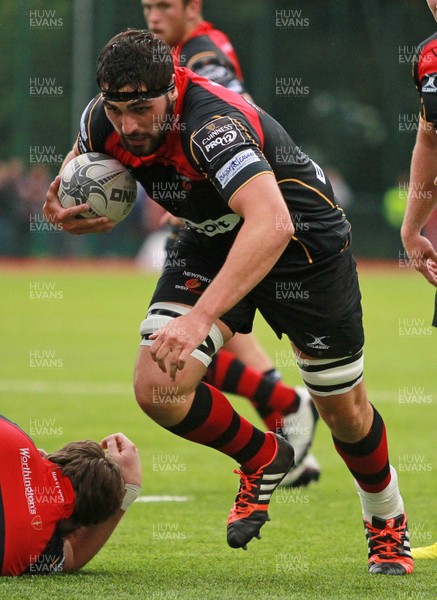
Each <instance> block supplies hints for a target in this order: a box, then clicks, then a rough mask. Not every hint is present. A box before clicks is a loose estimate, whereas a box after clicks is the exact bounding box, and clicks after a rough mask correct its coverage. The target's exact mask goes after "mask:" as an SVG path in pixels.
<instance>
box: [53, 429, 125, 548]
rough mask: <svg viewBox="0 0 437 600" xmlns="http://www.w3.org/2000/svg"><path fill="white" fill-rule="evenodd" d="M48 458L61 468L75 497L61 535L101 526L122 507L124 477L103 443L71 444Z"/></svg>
mask: <svg viewBox="0 0 437 600" xmlns="http://www.w3.org/2000/svg"><path fill="white" fill-rule="evenodd" d="M47 458H48V460H50V461H51V462H53V463H56V464H58V465H59V466H60V467H61V468H62V474H63V475H64V476H66V477H68V478H69V479H70V481H71V484H72V486H73V490H74V494H75V505H74V510H73V513H72V515H71V517H69V519H67V520H64V521H60V523H59V524H58V532H59V533H60V534H61V535H62V536H65V535H68V534H69V533H71V532H72V531H74V530H75V529H77V528H78V527H81V526H87V525H95V524H96V523H102V522H103V521H106V520H107V519H109V518H110V517H112V515H114V514H115V513H116V512H117V510H118V509H119V508H120V506H121V502H122V500H123V496H124V479H123V474H122V471H121V468H120V467H119V465H118V464H117V463H116V462H115V461H114V460H113V459H112V458H111V457H109V456H108V455H107V454H106V453H105V451H104V450H103V448H102V447H101V446H100V444H98V443H97V442H93V441H91V440H84V441H79V442H71V443H69V444H67V445H66V446H64V447H63V448H61V449H60V450H58V451H57V452H54V453H53V454H49V455H48V456H47Z"/></svg>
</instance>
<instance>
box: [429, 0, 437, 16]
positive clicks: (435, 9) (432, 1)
mask: <svg viewBox="0 0 437 600" xmlns="http://www.w3.org/2000/svg"><path fill="white" fill-rule="evenodd" d="M427 2H428V6H429V10H430V11H431V12H432V14H433V17H434V19H435V20H436V21H437V0H427Z"/></svg>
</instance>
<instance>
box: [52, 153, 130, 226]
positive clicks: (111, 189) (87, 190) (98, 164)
mask: <svg viewBox="0 0 437 600" xmlns="http://www.w3.org/2000/svg"><path fill="white" fill-rule="evenodd" d="M136 197H137V184H136V181H135V179H134V178H133V177H132V175H131V174H130V173H129V171H128V170H127V169H126V167H124V166H123V165H122V164H121V163H120V162H118V160H116V159H115V158H112V156H107V155H106V154H101V153H99V152H87V153H86V154H80V155H79V156H76V158H74V159H73V160H71V161H70V162H69V163H68V164H67V165H66V166H65V168H64V170H63V171H62V173H61V183H60V186H59V201H60V203H61V204H62V206H63V207H64V208H69V207H70V206H78V205H79V204H83V203H85V202H86V203H87V204H88V205H89V207H90V208H89V210H87V211H85V212H83V213H81V217H85V218H87V219H93V218H97V217H108V218H109V219H111V220H112V221H115V222H116V223H118V222H119V221H122V220H123V219H125V218H126V217H127V216H128V214H129V213H130V212H131V210H132V209H133V207H134V204H135V199H136Z"/></svg>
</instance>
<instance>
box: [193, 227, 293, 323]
mask: <svg viewBox="0 0 437 600" xmlns="http://www.w3.org/2000/svg"><path fill="white" fill-rule="evenodd" d="M273 218H274V215H273ZM290 238H291V232H290V231H280V232H278V231H276V229H275V222H274V221H264V222H261V223H257V225H256V226H255V225H254V224H253V223H252V221H250V220H248V221H245V222H244V224H243V226H242V228H241V230H240V232H239V233H238V236H237V237H236V239H235V242H234V244H233V246H232V248H231V250H230V252H229V254H228V257H227V259H226V262H225V264H224V265H223V267H222V269H221V270H220V271H219V273H218V274H217V276H216V277H215V279H214V280H213V281H212V283H211V284H210V285H209V286H208V288H207V289H206V290H205V292H204V293H203V294H202V296H201V297H200V299H199V300H198V301H197V303H196V306H195V308H194V309H193V310H194V311H195V312H196V314H197V315H198V316H199V317H200V318H201V319H205V320H207V321H208V322H211V323H213V322H214V321H215V320H217V319H218V318H219V317H221V316H222V315H223V313H225V312H226V311H227V310H229V309H230V308H232V307H233V306H235V304H237V302H239V301H240V300H241V299H242V298H244V296H246V295H247V294H248V293H249V292H250V291H251V290H252V289H253V288H254V287H255V286H256V285H257V284H258V283H259V282H260V281H261V280H262V279H263V278H264V277H265V276H266V275H267V273H269V271H270V270H271V269H272V267H273V266H274V264H275V263H276V262H277V260H278V259H279V257H280V256H281V254H282V253H283V252H284V250H285V248H286V247H287V245H288V243H289V242H290Z"/></svg>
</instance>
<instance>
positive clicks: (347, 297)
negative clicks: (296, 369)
mask: <svg viewBox="0 0 437 600" xmlns="http://www.w3.org/2000/svg"><path fill="white" fill-rule="evenodd" d="M254 294H255V295H256V297H255V302H256V304H257V307H258V308H259V310H260V312H261V313H262V315H263V317H264V318H265V319H266V321H267V322H268V323H269V325H270V326H271V327H272V328H273V330H274V331H275V332H276V333H277V335H278V336H281V335H282V334H285V335H287V337H288V338H289V339H290V340H291V341H292V342H293V343H294V344H295V346H296V347H297V348H299V350H301V351H302V352H304V353H305V354H307V355H309V356H311V357H312V358H320V359H323V358H336V357H343V356H350V355H353V354H355V353H357V352H359V351H360V350H361V349H362V347H363V345H364V332H363V326H362V310H361V293H360V289H359V284H358V276H357V273H356V268H355V261H354V259H353V257H352V255H351V254H350V251H348V250H346V251H345V252H344V253H340V254H338V255H336V256H333V257H331V258H330V259H328V260H325V261H321V262H320V263H315V264H313V265H309V266H308V267H307V268H305V269H300V270H299V271H298V272H294V271H293V269H291V268H290V269H289V270H288V271H287V270H283V271H282V272H281V274H280V275H278V274H277V273H276V272H275V271H273V272H272V274H270V275H269V276H268V277H267V278H266V280H265V281H264V282H263V283H262V285H261V286H258V287H257V289H255V290H254Z"/></svg>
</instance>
